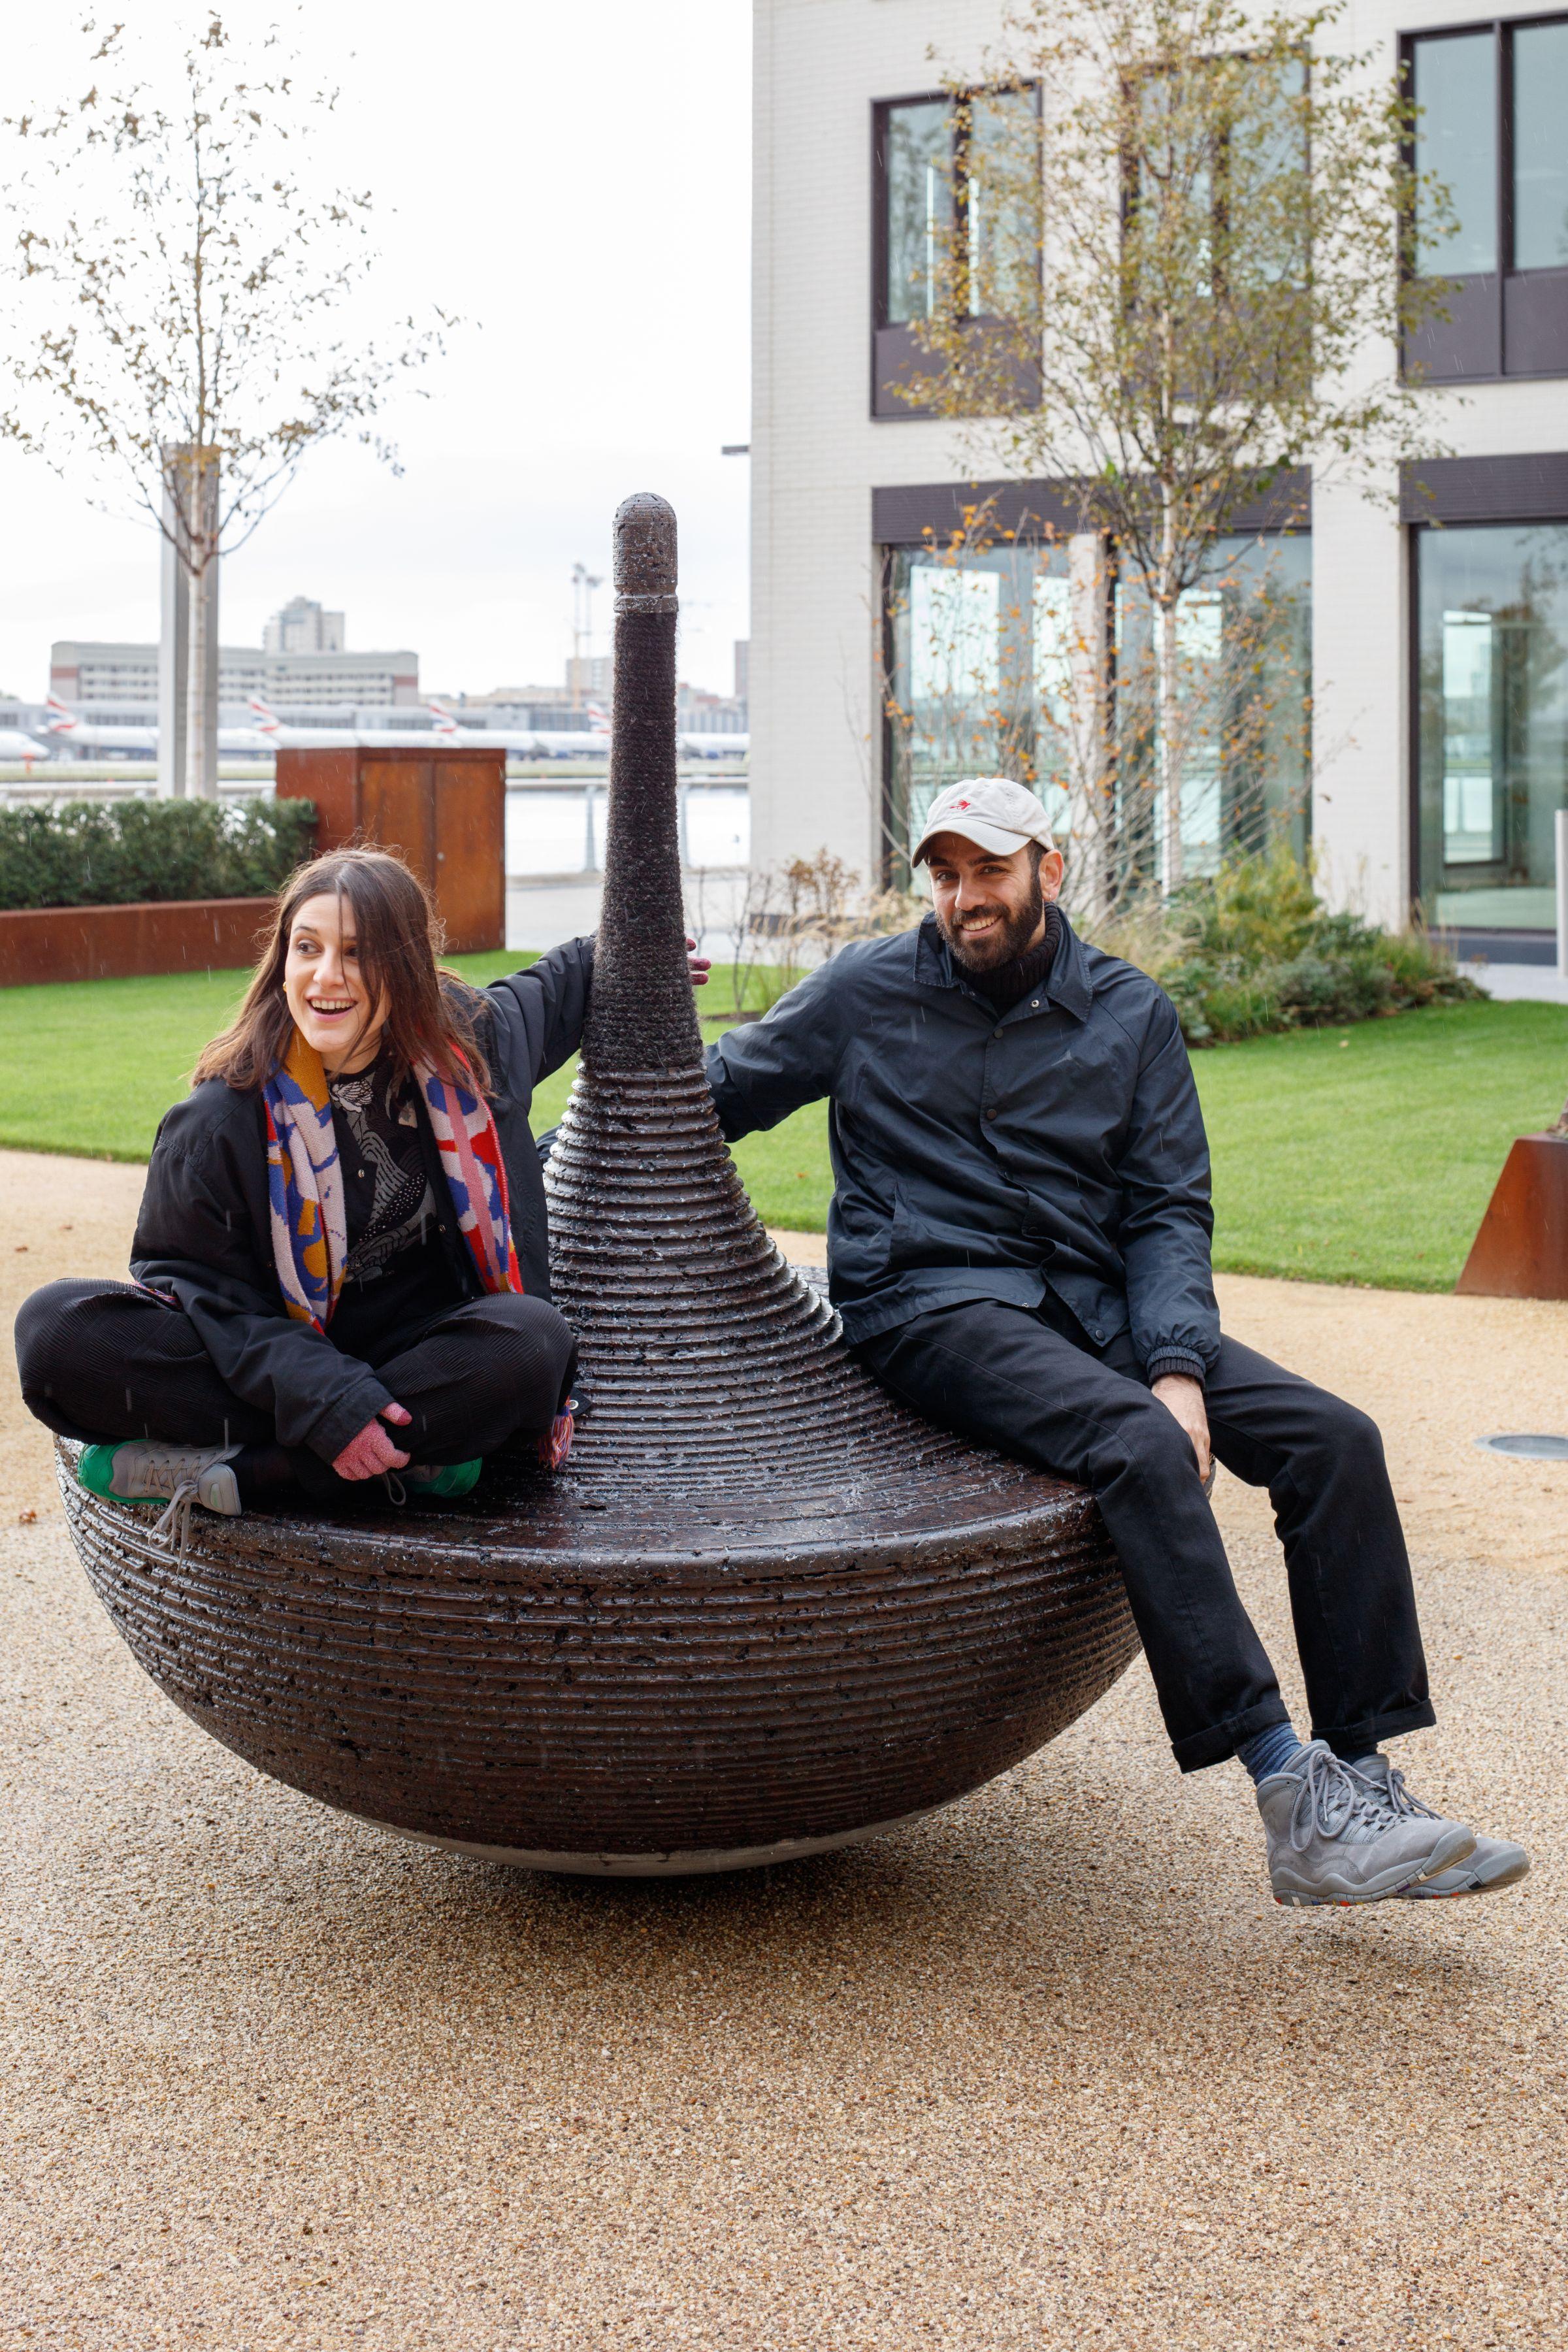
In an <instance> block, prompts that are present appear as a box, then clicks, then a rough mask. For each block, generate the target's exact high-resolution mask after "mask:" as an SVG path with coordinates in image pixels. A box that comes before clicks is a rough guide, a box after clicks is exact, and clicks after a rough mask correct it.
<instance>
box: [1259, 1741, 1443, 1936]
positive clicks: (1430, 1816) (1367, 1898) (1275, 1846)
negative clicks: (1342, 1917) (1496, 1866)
mask: <svg viewBox="0 0 1568 2352" xmlns="http://www.w3.org/2000/svg"><path fill="white" fill-rule="evenodd" d="M1258 1811H1259V1812H1260V1813H1261V1814H1262V1816H1263V1826H1264V1828H1265V1830H1266V1831H1267V1832H1268V1877H1269V1883H1270V1885H1272V1886H1273V1889H1274V1899H1275V1901H1276V1902H1277V1903H1286V1904H1289V1905H1292V1906H1298V1907H1300V1908H1306V1907H1309V1906H1314V1905H1317V1904H1323V1903H1381V1902H1383V1901H1384V1899H1385V1897H1387V1896H1389V1895H1400V1894H1403V1893H1404V1891H1405V1888H1406V1887H1408V1886H1412V1885H1415V1882H1416V1881H1417V1880H1419V1879H1426V1878H1430V1877H1431V1876H1432V1875H1433V1874H1435V1873H1436V1872H1438V1871H1442V1870H1447V1868H1448V1866H1449V1865H1450V1864H1453V1863H1458V1862H1463V1861H1464V1860H1465V1858H1466V1856H1467V1855H1468V1854H1469V1853H1471V1851H1472V1850H1473V1848H1474V1846H1475V1843H1476V1839H1475V1832H1474V1831H1473V1830H1471V1829H1468V1827H1467V1826H1466V1824H1465V1823H1464V1822H1450V1821H1445V1820H1444V1819H1443V1818H1442V1816H1441V1815H1440V1814H1437V1813H1434V1812H1431V1811H1428V1810H1427V1809H1426V1807H1422V1808H1421V1809H1420V1810H1419V1811H1416V1810H1415V1801H1414V1800H1412V1801H1411V1810H1410V1811H1399V1810H1398V1809H1397V1808H1396V1806H1395V1804H1394V1801H1393V1799H1392V1797H1391V1796H1390V1795H1389V1794H1387V1793H1386V1792H1385V1791H1384V1790H1381V1789H1379V1788H1378V1787H1377V1786H1376V1785H1375V1784H1374V1783H1373V1781H1372V1780H1368V1779H1366V1778H1365V1777H1364V1776H1363V1775H1362V1774H1361V1773H1359V1772H1352V1769H1350V1767H1349V1766H1348V1765H1347V1764H1343V1763H1342V1762H1341V1760H1340V1759H1339V1758H1338V1757H1337V1756H1336V1755H1335V1754H1334V1751H1333V1749H1332V1748H1330V1747H1329V1746H1328V1744H1327V1742H1326V1741H1324V1740H1321V1739H1314V1740H1312V1741H1311V1742H1310V1745H1309V1746H1307V1747H1305V1748H1302V1749H1301V1751H1300V1754H1299V1755H1297V1756H1294V1757H1292V1758H1291V1759H1290V1762H1289V1764H1288V1765H1287V1766H1286V1767H1285V1769H1284V1770H1283V1771H1282V1772H1271V1773H1270V1774H1269V1775H1268V1779H1267V1780H1260V1781H1259V1782H1258Z"/></svg>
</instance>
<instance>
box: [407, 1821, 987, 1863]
mask: <svg viewBox="0 0 1568 2352" xmlns="http://www.w3.org/2000/svg"><path fill="white" fill-rule="evenodd" d="M940 1811H942V1807H941V1806H940V1805H922V1806H921V1810H920V1811H919V1812H917V1813H900V1816H899V1818H898V1819H897V1821H891V1822H867V1824H866V1826H865V1828H864V1829H859V1830H838V1831H837V1832H835V1834H834V1835H833V1836H832V1837H801V1838H776V1839H775V1840H774V1841H773V1844H772V1845H736V1846H714V1847H710V1848H708V1849H706V1850H703V1851H699V1852H696V1853H538V1852H536V1851H534V1850H532V1849H531V1848H529V1847H525V1846H512V1845H480V1844H479V1843H477V1842H476V1841H475V1840H474V1839H472V1838H443V1837H430V1836H427V1835H426V1832H424V1831H423V1830H402V1829H399V1828H398V1827H397V1825H396V1823H395V1822H371V1823H370V1826H371V1828H372V1829H377V1830H384V1831H386V1832H387V1834H388V1835H389V1836H390V1837H399V1838H406V1839H407V1840H408V1842H409V1843H410V1844H412V1845H429V1846H438V1847H439V1848H440V1850H441V1851H442V1852H443V1853H466V1854H468V1856H469V1857H470V1859H471V1860H473V1861H475V1862H500V1863H505V1864H508V1865H509V1866H510V1868H512V1869H513V1870H542V1871H552V1872H559V1873H560V1874H561V1875H562V1876H563V1877H568V1878H698V1877H710V1876H712V1875H714V1874H716V1873H717V1872H720V1871H724V1870H765V1869H768V1868H770V1867H771V1866H772V1865H773V1864H775V1863H784V1862H806V1861H809V1860H810V1858H811V1856H812V1855H813V1854H818V1853H837V1852H838V1851H839V1850H840V1848H842V1847H844V1846H847V1845H863V1844H864V1843H866V1840H867V1839H868V1838H874V1837H889V1836H890V1835H891V1834H892V1832H894V1831H895V1830H907V1829H910V1828H912V1827H913V1825H914V1823H915V1822H923V1821H926V1820H929V1818H930V1816H931V1814H932V1813H934V1812H940ZM367 1818H368V1816H367Z"/></svg>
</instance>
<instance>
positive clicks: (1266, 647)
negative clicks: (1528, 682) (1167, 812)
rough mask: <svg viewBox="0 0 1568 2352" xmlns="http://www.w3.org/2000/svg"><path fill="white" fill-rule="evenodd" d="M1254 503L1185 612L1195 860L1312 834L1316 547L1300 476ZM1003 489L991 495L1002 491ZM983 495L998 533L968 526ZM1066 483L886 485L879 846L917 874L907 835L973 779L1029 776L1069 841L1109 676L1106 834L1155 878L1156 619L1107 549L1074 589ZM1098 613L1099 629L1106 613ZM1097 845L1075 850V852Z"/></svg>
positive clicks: (895, 873) (892, 863)
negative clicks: (970, 531)
mask: <svg viewBox="0 0 1568 2352" xmlns="http://www.w3.org/2000/svg"><path fill="white" fill-rule="evenodd" d="M1291 488H1292V491H1293V493H1294V495H1293V497H1292V499H1290V501H1289V505H1288V506H1287V505H1285V504H1283V503H1282V504H1281V505H1280V507H1279V509H1278V510H1276V509H1274V506H1273V502H1272V501H1269V502H1263V501H1260V502H1259V507H1258V509H1257V510H1256V512H1255V513H1253V514H1251V515H1249V516H1247V517H1246V518H1243V517H1238V518H1237V520H1238V522H1239V523H1243V524H1244V527H1243V528H1240V529H1238V530H1236V531H1234V532H1233V533H1232V534H1230V535H1229V536H1227V537H1226V538H1225V539H1222V540H1220V541H1217V542H1216V544H1215V561H1214V563H1213V566H1212V569H1211V572H1210V574H1209V577H1208V578H1207V579H1206V580H1205V583H1203V585H1202V587H1201V588H1200V589H1198V590H1196V591H1195V592H1194V593H1193V594H1191V595H1190V596H1188V597H1187V598H1185V599H1184V604H1183V608H1182V611H1181V614H1180V616H1179V630H1178V642H1179V654H1180V662H1181V675H1180V688H1179V690H1180V697H1181V703H1182V740H1181V744H1180V749H1179V754H1178V757H1179V764H1180V772H1181V784H1180V789H1181V798H1182V835H1183V842H1184V852H1185V863H1186V868H1187V871H1188V872H1189V873H1191V874H1204V873H1210V872H1212V871H1213V870H1214V869H1215V866H1217V865H1218V863H1219V861H1220V859H1221V858H1222V857H1223V856H1225V854H1226V851H1227V850H1230V849H1233V848H1238V847H1244V848H1249V849H1250V848H1257V847H1259V846H1261V845H1264V844H1265V843H1266V842H1268V841H1270V840H1273V839H1275V838H1277V837H1279V835H1284V836H1285V837H1286V838H1288V839H1289V840H1290V841H1291V842H1292V843H1293V844H1294V845H1295V846H1296V847H1297V848H1298V849H1299V850H1300V849H1304V848H1305V846H1306V845H1307V840H1308V837H1309V833H1310V729H1311V595H1312V552H1311V538H1310V531H1306V530H1302V529H1301V522H1302V520H1304V519H1305V512H1306V509H1305V507H1304V499H1305V496H1306V486H1305V484H1304V483H1303V482H1302V481H1300V480H1299V479H1297V480H1293V482H1292V484H1291ZM987 493H988V495H987ZM977 496H978V497H980V498H981V499H982V500H983V503H984V508H985V509H986V511H987V512H988V514H989V516H990V530H989V531H988V532H987V533H984V534H982V535H980V536H979V537H977V538H975V539H973V540H972V541H970V543H968V544H961V543H960V542H959V541H957V540H956V539H955V537H954V533H955V531H956V530H958V528H959V526H960V524H961V522H962V521H963V517H964V514H965V512H966V511H973V501H974V499H976V497H977ZM1075 527H1076V504H1075V500H1074V499H1073V497H1072V496H1071V493H1070V489H1069V490H1068V492H1067V494H1065V495H1064V492H1063V489H1062V486H1060V485H1053V484H1049V483H1044V482H1039V483H1016V482H1015V483H1009V484H999V483H993V484H990V485H984V484H980V485H975V484H967V485H956V486H955V485H952V484H947V485H931V486H927V487H924V488H921V487H901V488H896V489H879V490H877V491H875V492H874V493H873V499H872V530H873V535H874V537H875V540H876V541H877V543H878V549H879V557H880V565H881V578H882V593H883V665H884V672H883V678H884V688H885V695H886V699H885V702H884V709H883V719H884V733H883V764H882V779H883V801H882V818H883V857H884V874H885V877H886V878H887V879H888V880H889V882H890V883H895V884H900V885H906V884H907V883H908V880H909V865H908V852H909V845H910V841H911V840H912V839H913V838H914V837H915V835H917V834H918V833H919V831H920V828H921V825H922V824H923V823H924V820H925V816H926V814H927V812H928V810H929V809H930V806H931V801H932V800H933V799H934V797H935V795H936V794H937V793H939V792H940V791H942V789H943V787H944V786H945V785H947V784H950V783H952V782H955V781H956V780H957V779H958V778H959V777H961V776H972V775H995V774H1005V775H1012V776H1017V777H1019V778H1021V779H1022V780H1024V781H1025V782H1028V783H1030V784H1031V785H1032V786H1033V788H1034V789H1035V790H1036V791H1037V793H1039V795H1040V797H1041V799H1042V800H1043V801H1044V802H1045V803H1046V806H1047V809H1048V810H1049V812H1050V814H1051V816H1052V820H1053V822H1054V824H1056V825H1057V827H1058V831H1059V833H1060V834H1061V835H1063V837H1064V840H1065V842H1066V843H1067V845H1068V847H1069V850H1070V848H1071V845H1072V837H1073V830H1074V824H1075V810H1078V811H1079V812H1080V813H1081V800H1080V797H1079V794H1080V790H1081V788H1080V786H1079V784H1078V783H1077V782H1075V775H1076V770H1077V765H1078V762H1079V761H1080V760H1081V758H1082V755H1083V746H1084V742H1085V740H1086V737H1085V733H1084V731H1083V730H1085V728H1086V726H1087V727H1088V728H1089V731H1090V732H1092V722H1093V718H1094V714H1093V713H1092V712H1090V711H1089V709H1086V707H1085V697H1086V695H1087V694H1088V693H1089V692H1090V691H1091V690H1092V688H1093V682H1094V679H1095V677H1096V676H1097V674H1098V675H1099V677H1100V687H1101V690H1102V691H1103V693H1104V696H1105V703H1104V706H1103V710H1102V716H1103V718H1104V719H1106V720H1107V721H1109V726H1110V738H1109V741H1108V745H1107V753H1108V758H1109V767H1108V772H1107V782H1108V784H1109V787H1110V796H1111V828H1110V834H1109V835H1107V836H1105V837H1104V839H1103V840H1102V842H1101V845H1100V850H1101V854H1105V855H1108V856H1110V857H1111V859H1112V860H1113V861H1114V863H1115V865H1116V866H1117V868H1118V870H1119V871H1120V872H1121V874H1122V876H1123V877H1124V878H1125V879H1127V880H1131V879H1134V878H1141V879H1142V880H1145V881H1149V882H1153V881H1156V880H1158V878H1159V875H1160V869H1161V862H1162V853H1161V847H1160V844H1161V841H1162V839H1163V826H1162V824H1161V823H1160V812H1159V807H1158V796H1157V793H1156V791H1155V787H1154V766H1155V761H1156V756H1157V719H1156V709H1155V698H1154V692H1153V640H1152V614H1151V613H1150V610H1149V604H1148V599H1147V597H1146V596H1145V595H1144V594H1143V593H1142V592H1141V590H1140V589H1139V588H1138V586H1137V585H1136V583H1134V582H1133V581H1131V579H1129V578H1127V577H1126V576H1125V575H1124V574H1123V573H1122V571H1121V566H1120V565H1119V563H1118V562H1117V558H1116V551H1115V549H1114V547H1112V546H1111V545H1110V543H1109V542H1102V544H1101V547H1100V555H1099V558H1098V561H1097V562H1094V563H1093V564H1092V566H1091V567H1090V568H1089V571H1088V572H1082V571H1080V572H1079V574H1078V577H1077V580H1076V583H1075V579H1074V576H1073V568H1072V559H1071V558H1070V556H1069V540H1070V537H1071V534H1072V533H1073V531H1074V530H1075ZM1096 603H1098V604H1099V606H1100V614H1101V618H1100V623H1099V625H1098V626H1097V625H1096V624H1095V622H1094V619H1093V617H1092V614H1093V607H1094V605H1095V604H1096ZM1081 852H1082V845H1080V854H1081Z"/></svg>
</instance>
